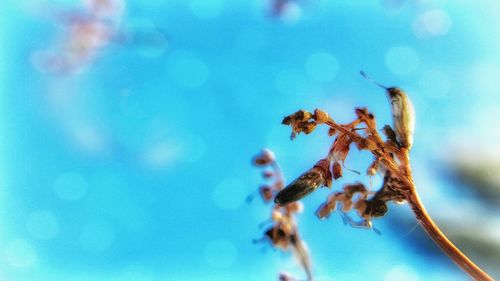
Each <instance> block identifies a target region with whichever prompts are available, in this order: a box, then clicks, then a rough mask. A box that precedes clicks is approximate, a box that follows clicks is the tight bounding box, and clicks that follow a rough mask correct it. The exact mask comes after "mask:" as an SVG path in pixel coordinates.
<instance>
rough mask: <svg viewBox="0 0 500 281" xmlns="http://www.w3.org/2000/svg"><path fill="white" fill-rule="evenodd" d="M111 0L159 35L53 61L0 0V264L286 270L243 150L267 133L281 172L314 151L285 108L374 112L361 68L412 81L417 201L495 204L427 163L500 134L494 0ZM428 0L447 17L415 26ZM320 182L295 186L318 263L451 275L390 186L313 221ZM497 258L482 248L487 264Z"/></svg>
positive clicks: (78, 270) (318, 137)
mask: <svg viewBox="0 0 500 281" xmlns="http://www.w3.org/2000/svg"><path fill="white" fill-rule="evenodd" d="M127 2H128V3H127V9H126V13H125V16H124V18H123V24H124V25H125V26H126V25H127V24H128V25H133V24H134V23H135V24H137V23H143V25H146V26H147V27H148V28H153V29H154V28H157V29H159V30H161V31H162V32H164V33H165V34H166V37H167V38H168V46H166V50H165V51H164V52H163V50H144V49H141V48H138V47H137V46H129V45H127V44H111V45H109V46H108V47H106V48H105V49H103V51H102V52H101V53H100V54H99V56H98V58H97V59H96V61H95V62H94V63H93V64H92V65H89V66H88V67H87V68H86V69H85V70H84V71H83V72H82V73H80V74H78V75H73V76H67V77H60V76H54V75H50V74H44V73H41V72H39V71H37V70H36V68H35V67H34V66H33V65H32V64H31V63H30V55H31V53H32V52H33V51H36V50H41V49H47V48H50V46H51V45H52V44H53V42H54V41H55V40H56V38H57V36H58V35H57V34H58V32H60V29H58V28H57V27H56V25H55V24H54V23H53V22H50V21H48V20H47V19H45V18H43V17H38V16H37V15H36V13H35V12H33V8H32V7H33V6H36V5H38V4H39V3H41V2H30V1H14V0H4V1H2V3H1V4H0V40H1V44H0V118H1V123H0V126H1V127H0V129H1V132H2V133H1V134H0V140H1V141H0V155H1V157H0V159H1V162H0V183H1V186H0V280H9V281H45V280H64V281H73V280H82V281H83V280H86V281H93V280H120V281H125V280H127V281H129V280H130V281H132V280H140V281H143V280H144V281H152V280H275V279H276V277H277V273H278V272H279V271H281V270H287V271H290V272H292V273H294V274H295V275H298V276H302V272H301V270H300V268H298V267H296V266H295V264H294V262H293V259H292V258H291V257H290V256H288V255H283V254H281V253H280V252H274V251H266V252H263V251H261V249H262V248H265V247H264V245H253V244H252V243H251V241H252V239H254V238H258V237H260V236H261V233H260V230H259V229H258V224H259V223H260V222H262V221H264V220H265V219H267V217H268V215H269V209H268V207H264V206H262V204H261V203H260V202H259V201H257V200H256V201H254V202H253V203H251V204H246V203H245V202H244V199H245V197H246V195H248V194H249V193H250V192H252V191H253V190H254V189H255V188H257V186H258V185H259V184H260V183H261V179H260V177H259V171H258V170H257V169H254V168H252V167H251V166H250V159H251V157H252V155H254V154H255V153H256V152H258V151H259V150H260V148H261V147H269V148H271V149H272V150H274V151H275V153H276V155H277V157H278V161H279V162H280V163H281V165H282V168H283V170H284V171H285V173H286V176H287V178H288V180H292V179H293V178H294V177H296V176H297V175H299V174H300V173H301V172H303V171H304V170H306V169H307V168H309V167H310V166H311V165H313V163H315V161H316V160H318V159H319V158H321V157H322V156H324V154H325V153H326V152H327V149H328V145H329V142H330V141H331V140H329V139H328V138H327V137H326V130H325V128H321V129H318V131H317V132H315V133H314V134H312V135H311V136H307V137H304V136H302V135H300V136H299V137H298V138H297V139H296V140H295V141H293V142H290V141H289V129H288V128H286V127H284V126H282V125H280V121H281V118H282V117H283V116H285V115H287V114H289V113H291V112H294V111H295V110H297V109H300V108H304V109H308V110H313V109H314V108H317V107H319V108H322V109H324V110H326V111H328V112H329V113H330V114H331V115H332V116H333V117H334V118H335V119H336V120H338V121H343V122H347V121H350V120H351V119H352V118H353V113H352V110H353V108H354V107H356V106H369V108H370V110H371V111H373V112H374V113H375V114H376V116H377V118H378V122H379V123H378V124H379V125H380V126H382V125H383V124H386V123H389V122H390V119H389V117H390V115H389V107H388V103H387V100H386V99H385V97H384V94H383V92H382V90H381V89H379V88H377V87H375V86H374V85H373V84H370V83H369V82H367V81H366V80H363V79H362V78H361V77H360V75H359V74H358V72H359V70H361V69H363V70H365V71H367V72H368V73H369V74H370V75H372V76H374V77H376V78H377V80H379V81H381V83H384V84H387V85H389V86H391V85H398V86H401V87H402V88H404V89H405V90H407V92H408V93H409V95H410V96H411V98H412V100H413V101H414V105H415V108H416V113H417V123H416V124H417V128H416V135H415V145H414V149H413V151H412V158H413V162H414V170H415V180H416V183H417V185H418V187H419V189H420V191H421V196H422V198H423V200H424V203H425V204H426V205H427V206H428V209H429V212H430V213H431V214H432V215H434V216H435V217H436V219H437V220H438V221H439V219H440V218H450V217H451V218H455V219H456V218H459V219H460V221H461V222H462V223H463V224H464V225H467V226H471V225H472V226H474V229H475V230H476V231H477V232H478V233H486V234H488V235H490V234H491V235H493V237H494V236H495V235H496V234H498V233H500V222H498V219H496V220H493V219H494V218H495V217H496V216H497V214H489V213H488V210H487V209H484V208H483V207H482V206H481V205H478V204H477V203H475V201H473V200H468V198H469V197H468V195H467V194H466V193H463V192H459V190H458V189H456V188H455V186H454V184H452V183H450V182H448V181H447V180H446V179H444V178H443V177H442V176H441V175H440V173H439V164H440V163H441V162H440V161H439V159H441V158H442V157H443V155H453V154H457V153H460V152H462V151H463V150H458V148H461V149H464V148H463V147H464V146H465V147H467V144H470V143H471V142H472V141H475V142H472V143H474V144H476V143H477V141H482V142H481V144H480V145H477V147H481V148H482V149H483V150H486V151H489V150H488V149H490V151H493V152H495V151H496V150H495V148H491V147H494V144H495V143H498V141H499V140H500V135H499V131H498V129H497V128H495V123H494V122H495V121H497V120H500V116H499V115H500V113H499V111H498V106H499V105H500V95H499V94H500V93H499V89H500V79H499V77H500V60H499V59H500V51H499V50H500V30H499V29H498V26H499V24H500V22H499V20H498V15H499V14H500V5H499V4H498V3H497V2H496V1H481V4H479V3H478V2H477V1H465V0H464V1H451V0H450V1H444V0H443V1H418V3H419V4H416V3H413V2H412V1H407V2H406V3H403V5H402V6H401V7H399V8H388V7H384V5H382V4H381V3H380V2H378V1H352V0H342V1H340V0H335V1H334V0H318V1H313V0H311V1H307V3H305V4H304V5H303V6H302V9H301V16H300V17H299V18H297V19H294V18H293V16H292V17H291V18H289V19H288V20H285V21H280V20H278V19H273V18H270V17H269V16H268V14H267V10H266V9H267V6H266V2H265V1H251V0H248V1H242V0H240V1H229V0H217V1H213V0H212V1H209V0H206V1H201V0H197V1H194V0H192V1H138V0H134V1H127ZM37 3H38V4H37ZM51 3H52V4H53V5H59V4H60V5H63V7H68V8H69V7H77V6H78V5H79V3H77V2H75V3H73V2H72V1H62V0H61V1H52V2H51ZM64 5H66V6H64ZM436 9H437V10H438V11H439V12H440V13H445V14H446V15H447V17H448V19H449V22H447V23H446V24H448V27H447V28H446V30H445V31H446V32H444V33H443V34H440V35H436V36H428V37H425V36H424V37H419V36H418V34H416V32H415V30H414V28H413V25H414V24H415V22H416V21H418V19H419V17H421V16H422V15H423V14H424V13H426V12H428V11H431V10H436ZM144 23H146V24H144ZM438 31H439V30H438ZM438 33H439V32H438ZM369 160H370V157H368V156H367V155H366V154H360V153H358V152H356V151H355V152H354V153H353V155H352V157H351V158H349V160H348V162H347V165H348V166H349V167H350V168H352V169H356V170H360V171H363V170H364V169H365V167H366V166H367V164H368V162H369ZM344 179H345V180H346V181H354V180H361V181H363V182H365V183H368V178H366V177H359V176H357V175H355V174H351V173H346V174H345V178H344ZM379 183H380V179H374V184H375V185H376V184H379ZM340 187H341V183H335V184H334V188H335V189H339V188H340ZM327 194H328V191H327V190H320V191H318V192H316V193H315V194H313V195H312V196H310V197H308V198H306V199H305V200H304V203H305V206H306V207H305V211H304V213H303V214H302V215H301V216H300V218H299V222H300V227H301V233H302V235H303V238H304V239H305V240H306V241H307V243H308V245H309V248H310V251H311V254H312V257H313V263H314V272H315V275H316V276H317V277H318V278H317V279H318V280H386V281H389V280H467V278H466V277H465V276H464V274H463V273H462V272H461V271H459V270H458V269H457V268H456V267H455V266H454V265H453V264H452V262H450V261H449V260H447V259H446V258H445V257H444V256H443V254H442V253H441V252H439V251H438V250H437V249H436V247H435V246H434V245H433V244H430V243H427V244H426V243H423V244H422V242H421V241H422V240H420V242H418V243H417V242H415V241H414V239H416V237H417V238H418V237H420V238H421V237H422V236H421V231H420V230H419V229H417V230H415V231H414V232H412V235H406V233H407V232H408V231H410V230H411V229H412V228H413V224H412V223H409V224H408V223H401V222H402V221H411V220H406V219H404V218H411V214H410V211H409V209H408V207H407V206H395V205H391V206H390V212H389V214H388V218H385V219H381V220H376V221H375V222H374V223H375V225H376V226H377V227H378V228H379V229H380V230H381V231H382V232H383V235H382V236H377V235H376V234H375V233H374V232H372V231H363V230H359V229H351V228H348V227H345V226H344V225H343V224H342V223H341V220H340V218H339V217H338V216H335V215H334V216H332V218H331V219H330V220H328V221H322V222H320V221H318V220H317V219H316V218H315V217H314V215H313V213H314V211H315V209H316V207H317V206H318V205H319V203H320V202H321V201H322V200H323V199H324V198H325V196H326V195H327ZM401 218H403V219H401ZM486 222H487V223H486ZM443 230H444V231H445V232H446V230H447V228H446V226H443ZM496 237H497V238H496V241H497V242H498V236H496ZM423 241H425V240H423ZM419 243H420V244H419ZM499 243H500V242H499ZM473 259H474V256H473ZM495 263H498V261H496V262H495V261H490V263H489V264H488V263H486V264H484V266H485V268H486V269H488V270H489V271H493V272H495V270H496V274H497V275H496V277H497V278H498V277H500V275H498V274H499V271H498V269H495ZM497 265H498V264H497Z"/></svg>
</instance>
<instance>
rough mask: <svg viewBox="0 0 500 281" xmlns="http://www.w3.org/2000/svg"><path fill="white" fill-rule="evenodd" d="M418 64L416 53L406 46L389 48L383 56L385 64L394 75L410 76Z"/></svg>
mask: <svg viewBox="0 0 500 281" xmlns="http://www.w3.org/2000/svg"><path fill="white" fill-rule="evenodd" d="M419 63H420V59H419V57H418V55H417V53H416V52H415V51H414V50H413V49H412V48H410V47H408V46H397V47H393V48H390V49H389V50H388V51H387V53H386V55H385V64H386V65H387V67H388V68H389V70H390V71H392V72H393V73H394V74H397V75H408V74H411V73H412V72H413V71H415V69H416V68H417V66H418V65H419Z"/></svg>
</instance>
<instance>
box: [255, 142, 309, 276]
mask: <svg viewBox="0 0 500 281" xmlns="http://www.w3.org/2000/svg"><path fill="white" fill-rule="evenodd" d="M253 164H254V165H256V166H258V167H262V168H264V169H265V170H264V171H263V172H262V176H263V178H265V179H266V180H269V181H273V182H272V184H265V185H262V186H261V187H260V188H259V195H260V197H261V198H262V200H263V201H264V203H266V204H267V203H270V202H272V200H273V198H274V196H275V195H276V193H278V192H280V191H281V190H282V189H283V187H284V185H285V180H284V177H283V173H282V172H281V169H280V167H279V165H278V163H277V162H276V159H275V156H274V153H273V152H271V151H270V150H268V149H264V150H262V152H261V153H260V154H258V155H257V156H255V157H254V159H253ZM249 199H252V197H249ZM302 210H303V206H302V204H301V203H300V202H293V203H290V204H287V205H286V206H280V205H278V204H273V206H272V209H271V222H272V223H271V226H269V227H267V228H266V229H265V231H264V236H263V238H262V239H260V240H256V242H259V241H267V242H269V243H270V244H271V246H272V247H274V248H278V249H280V250H282V251H287V250H289V249H291V250H292V252H293V253H294V254H295V256H296V257H297V258H298V260H299V262H300V264H301V266H302V268H303V269H304V271H305V273H306V276H307V280H312V270H311V268H312V265H311V259H310V257H309V253H308V251H307V246H306V244H305V242H304V241H303V240H302V239H301V237H300V235H299V232H298V225H297V221H296V220H295V215H296V214H298V213H300V212H302ZM279 280H280V281H293V280H297V279H296V278H294V277H292V276H290V275H288V274H287V273H280V275H279Z"/></svg>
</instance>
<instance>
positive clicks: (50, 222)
mask: <svg viewBox="0 0 500 281" xmlns="http://www.w3.org/2000/svg"><path fill="white" fill-rule="evenodd" d="M26 227H27V229H28V232H29V233H30V234H31V236H33V237H34V238H36V239H40V240H49V239H53V238H55V237H56V236H57V235H58V234H59V222H58V220H57V218H56V217H55V216H54V215H53V214H52V213H51V212H49V211H44V210H40V211H35V212H33V213H31V214H30V215H29V217H28V221H27V222H26Z"/></svg>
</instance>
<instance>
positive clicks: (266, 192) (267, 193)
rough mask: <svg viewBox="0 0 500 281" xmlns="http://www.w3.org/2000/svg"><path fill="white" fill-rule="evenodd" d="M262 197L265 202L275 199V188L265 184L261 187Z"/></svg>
mask: <svg viewBox="0 0 500 281" xmlns="http://www.w3.org/2000/svg"><path fill="white" fill-rule="evenodd" d="M259 193H260V197H262V200H264V202H265V203H267V202H269V201H271V199H273V190H272V188H271V187H270V186H268V185H263V186H261V187H260V188H259Z"/></svg>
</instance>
